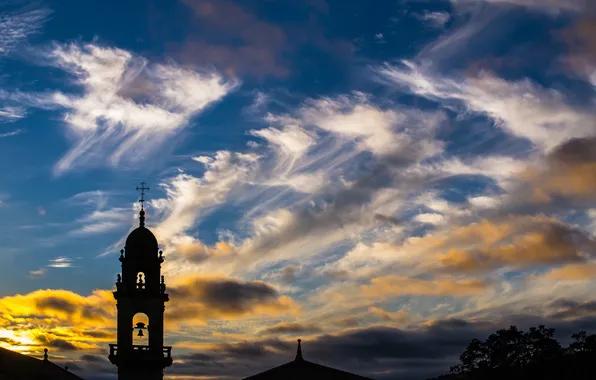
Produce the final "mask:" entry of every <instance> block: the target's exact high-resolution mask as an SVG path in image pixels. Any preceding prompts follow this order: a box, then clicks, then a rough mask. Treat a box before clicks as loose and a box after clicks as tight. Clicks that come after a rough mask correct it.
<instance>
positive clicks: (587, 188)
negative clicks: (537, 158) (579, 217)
mask: <svg viewBox="0 0 596 380" xmlns="http://www.w3.org/2000/svg"><path fill="white" fill-rule="evenodd" d="M595 149H596V138H593V137H591V138H574V139H570V140H568V141H566V142H565V143H563V144H561V145H560V146H558V147H556V148H555V149H554V150H553V151H552V152H551V153H550V154H549V155H548V156H547V157H546V158H545V160H544V161H543V162H540V163H538V164H536V165H533V166H530V167H528V168H527V170H526V171H524V172H523V173H521V175H520V176H521V179H522V181H523V182H524V183H525V185H526V186H527V188H526V189H523V190H525V191H526V192H527V193H529V196H530V200H531V201H534V202H538V203H550V202H552V201H553V199H557V198H561V197H562V198H566V199H570V200H580V201H581V200H593V199H594V198H593V194H594V191H595V190H596V175H595V173H596V154H595V153H594V152H595ZM520 191H521V190H520Z"/></svg>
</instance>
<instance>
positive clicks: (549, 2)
mask: <svg viewBox="0 0 596 380" xmlns="http://www.w3.org/2000/svg"><path fill="white" fill-rule="evenodd" d="M479 1H480V2H483V1H484V2H487V3H493V4H503V5H517V6H523V7H529V8H532V9H536V10H542V11H546V12H559V11H580V10H582V9H584V8H585V7H587V5H588V4H589V1H590V0H451V2H452V3H455V4H458V3H463V4H465V3H474V2H479Z"/></svg>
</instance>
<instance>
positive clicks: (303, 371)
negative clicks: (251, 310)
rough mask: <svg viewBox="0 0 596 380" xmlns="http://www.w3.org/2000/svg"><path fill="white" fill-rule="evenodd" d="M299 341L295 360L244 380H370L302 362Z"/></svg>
mask: <svg viewBox="0 0 596 380" xmlns="http://www.w3.org/2000/svg"><path fill="white" fill-rule="evenodd" d="M300 343H301V340H300V339H298V349H297V351H296V358H295V359H294V360H293V361H291V362H289V363H286V364H282V365H280V366H279V367H275V368H272V369H270V370H267V371H265V372H261V373H259V374H256V375H253V376H249V377H247V378H245V379H244V380H279V379H284V380H294V379H295V380H298V379H300V380H302V379H337V380H372V379H371V378H369V377H364V376H359V375H355V374H353V373H349V372H345V371H340V370H338V369H335V368H330V367H326V366H324V365H320V364H316V363H313V362H309V361H308V360H304V358H303V357H302V346H301V344H300Z"/></svg>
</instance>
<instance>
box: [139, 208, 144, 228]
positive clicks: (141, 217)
mask: <svg viewBox="0 0 596 380" xmlns="http://www.w3.org/2000/svg"><path fill="white" fill-rule="evenodd" d="M139 226H141V227H145V210H143V209H141V212H139Z"/></svg>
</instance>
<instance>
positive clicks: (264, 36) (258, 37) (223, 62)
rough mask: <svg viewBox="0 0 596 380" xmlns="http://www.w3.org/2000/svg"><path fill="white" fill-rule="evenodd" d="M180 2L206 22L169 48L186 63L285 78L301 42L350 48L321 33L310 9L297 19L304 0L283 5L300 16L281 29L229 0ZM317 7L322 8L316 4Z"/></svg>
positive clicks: (332, 50) (326, 47)
mask: <svg viewBox="0 0 596 380" xmlns="http://www.w3.org/2000/svg"><path fill="white" fill-rule="evenodd" d="M183 3H184V4H186V5H187V6H188V7H189V8H190V10H191V11H192V13H193V16H194V17H195V18H196V19H197V20H198V21H199V22H200V24H201V25H205V29H204V30H201V31H200V33H196V34H191V35H190V36H189V37H188V38H187V39H186V41H185V42H184V43H183V44H176V45H175V46H174V47H173V50H174V51H175V55H176V56H177V57H179V59H180V60H182V61H184V62H188V63H192V64H196V63H205V62H207V63H209V64H212V65H215V66H216V67H219V68H221V69H222V70H223V71H225V72H227V73H232V74H234V75H241V76H242V75H247V74H248V75H253V76H256V77H257V78H264V77H267V76H274V77H286V76H288V75H289V74H290V71H291V67H289V66H290V65H289V60H288V57H291V56H292V55H293V54H295V53H296V52H297V51H298V50H299V48H300V47H302V46H305V45H307V46H310V47H315V48H317V49H319V50H321V51H322V52H325V53H327V54H329V53H332V54H334V53H335V54H338V53H340V54H346V53H350V52H351V44H350V43H349V42H348V41H347V40H343V39H328V38H326V37H325V33H324V30H322V28H321V25H323V23H322V22H319V21H318V15H316V14H312V13H311V12H309V13H310V15H309V17H308V19H307V20H302V19H301V17H300V16H299V15H300V14H301V13H302V12H303V11H304V8H305V4H298V3H294V2H290V3H288V4H287V7H288V9H292V11H294V12H295V15H298V17H297V19H296V20H295V22H293V23H290V24H291V25H290V26H288V27H287V28H285V27H282V26H281V25H278V24H276V23H273V22H270V21H268V20H266V19H264V18H260V17H259V16H257V15H256V14H254V13H252V12H251V10H250V9H248V8H247V7H246V6H244V5H245V4H243V6H240V5H238V4H237V3H235V2H233V1H230V0H217V1H213V0H183ZM319 3H321V2H319ZM307 6H308V4H307ZM318 9H322V8H321V7H320V6H318ZM199 29H200V28H199Z"/></svg>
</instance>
